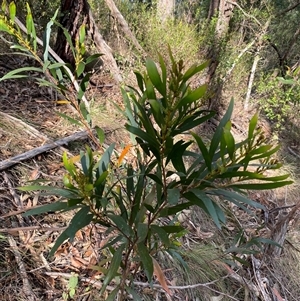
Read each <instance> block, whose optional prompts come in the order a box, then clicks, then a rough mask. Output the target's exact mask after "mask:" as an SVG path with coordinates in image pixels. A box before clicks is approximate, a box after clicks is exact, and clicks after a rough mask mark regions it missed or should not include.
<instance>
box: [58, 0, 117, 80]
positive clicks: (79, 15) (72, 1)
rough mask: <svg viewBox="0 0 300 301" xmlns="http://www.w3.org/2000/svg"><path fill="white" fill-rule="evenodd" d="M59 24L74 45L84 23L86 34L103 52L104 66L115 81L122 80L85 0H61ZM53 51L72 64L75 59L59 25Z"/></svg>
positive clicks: (99, 50) (100, 51) (109, 49)
mask: <svg viewBox="0 0 300 301" xmlns="http://www.w3.org/2000/svg"><path fill="white" fill-rule="evenodd" d="M60 24H61V25H62V26H63V27H64V28H65V29H66V30H67V31H68V33H69V34H70V36H71V39H72V43H73V45H75V41H76V39H77V38H78V31H79V28H80V26H81V25H82V24H84V25H85V26H86V29H87V34H88V36H89V37H90V38H91V39H92V40H93V42H94V44H95V46H96V47H97V50H98V52H99V53H102V54H103V57H102V59H103V62H104V66H107V67H108V68H109V69H110V72H111V73H112V75H113V77H114V79H115V80H116V81H117V82H120V81H122V77H121V74H120V70H119V68H118V66H117V63H116V61H115V59H114V57H113V54H112V50H111V48H110V47H109V46H108V45H107V44H106V42H105V41H104V39H103V37H102V36H101V34H100V33H99V30H98V28H97V25H96V23H95V20H94V17H93V15H92V12H91V9H90V6H89V4H88V2H87V0H62V1H61V18H60ZM55 51H56V53H57V54H58V55H59V56H60V57H61V58H62V59H63V60H64V61H66V62H69V63H71V64H72V65H74V63H75V60H74V57H73V54H72V51H71V48H70V45H69V44H68V42H67V39H66V37H65V35H64V32H63V29H62V28H60V27H59V29H58V32H57V39H56V45H55Z"/></svg>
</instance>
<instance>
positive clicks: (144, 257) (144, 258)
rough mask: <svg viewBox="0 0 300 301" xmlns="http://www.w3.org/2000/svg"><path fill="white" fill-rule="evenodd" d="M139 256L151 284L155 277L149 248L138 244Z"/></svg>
mask: <svg viewBox="0 0 300 301" xmlns="http://www.w3.org/2000/svg"><path fill="white" fill-rule="evenodd" d="M137 249H138V255H139V257H140V261H141V262H142V264H143V267H144V270H145V273H146V276H147V278H148V281H149V282H152V276H153V261H152V258H151V256H150V254H149V251H148V249H147V247H146V246H145V245H144V244H143V243H138V244H137Z"/></svg>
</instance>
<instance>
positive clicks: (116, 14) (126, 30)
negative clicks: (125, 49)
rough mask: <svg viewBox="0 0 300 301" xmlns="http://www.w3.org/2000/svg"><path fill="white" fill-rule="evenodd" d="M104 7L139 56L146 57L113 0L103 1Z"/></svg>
mask: <svg viewBox="0 0 300 301" xmlns="http://www.w3.org/2000/svg"><path fill="white" fill-rule="evenodd" d="M105 3H106V5H107V6H108V8H109V9H110V12H111V14H112V16H113V17H114V18H115V19H116V20H117V21H118V23H119V24H120V25H121V28H122V31H123V33H124V35H125V36H126V37H127V38H128V40H129V41H130V42H131V43H132V44H133V45H134V47H135V48H136V49H137V50H138V51H139V52H140V54H141V55H142V56H144V57H146V53H145V51H144V49H143V47H142V46H141V45H140V43H139V42H138V40H137V39H136V37H135V35H134V34H133V32H132V31H131V30H130V28H129V26H128V24H127V22H126V20H125V19H124V17H123V16H122V14H121V13H120V11H119V9H118V8H117V6H116V4H115V2H114V1H113V0H105Z"/></svg>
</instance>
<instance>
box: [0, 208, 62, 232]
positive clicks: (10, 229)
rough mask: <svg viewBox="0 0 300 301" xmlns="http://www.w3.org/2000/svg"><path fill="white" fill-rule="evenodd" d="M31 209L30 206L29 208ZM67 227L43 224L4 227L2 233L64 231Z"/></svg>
mask: <svg viewBox="0 0 300 301" xmlns="http://www.w3.org/2000/svg"><path fill="white" fill-rule="evenodd" d="M29 209H30V208H29ZM66 229H67V227H42V226H28V227H16V228H2V229H0V233H11V234H12V233H16V232H19V231H33V230H39V231H50V232H52V231H63V230H66Z"/></svg>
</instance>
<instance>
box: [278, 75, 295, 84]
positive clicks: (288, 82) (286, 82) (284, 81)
mask: <svg viewBox="0 0 300 301" xmlns="http://www.w3.org/2000/svg"><path fill="white" fill-rule="evenodd" d="M278 80H279V81H280V82H281V83H282V84H284V85H295V84H296V83H297V81H295V80H294V79H285V78H283V77H278Z"/></svg>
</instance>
